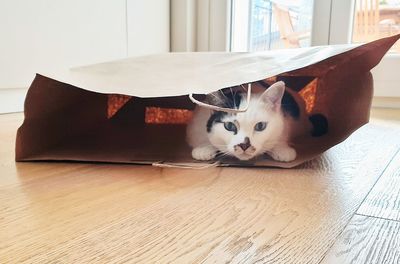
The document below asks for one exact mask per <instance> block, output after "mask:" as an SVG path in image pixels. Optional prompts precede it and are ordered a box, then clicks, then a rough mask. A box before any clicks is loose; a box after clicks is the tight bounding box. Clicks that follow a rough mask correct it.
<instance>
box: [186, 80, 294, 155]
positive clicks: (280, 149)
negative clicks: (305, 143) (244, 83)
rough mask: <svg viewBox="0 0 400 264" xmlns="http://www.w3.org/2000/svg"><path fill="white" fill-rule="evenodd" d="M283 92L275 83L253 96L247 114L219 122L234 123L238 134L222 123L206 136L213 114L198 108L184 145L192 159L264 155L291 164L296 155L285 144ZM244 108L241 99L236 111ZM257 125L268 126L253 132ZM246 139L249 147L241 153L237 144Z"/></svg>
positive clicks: (283, 85)
mask: <svg viewBox="0 0 400 264" xmlns="http://www.w3.org/2000/svg"><path fill="white" fill-rule="evenodd" d="M284 91H285V84H284V83H283V82H277V83H275V84H274V85H272V86H271V87H269V88H268V89H267V90H266V91H265V92H263V93H254V94H252V96H251V99H250V103H249V108H248V110H247V111H246V112H243V113H237V114H228V115H226V116H224V117H223V119H222V120H221V121H222V122H234V123H235V124H236V127H237V134H234V133H233V132H232V131H228V130H226V129H225V127H224V124H223V123H215V124H214V125H213V126H212V129H211V131H210V132H209V133H208V132H207V128H206V124H207V121H208V119H209V118H210V116H211V114H212V110H209V109H205V108H203V107H199V106H197V107H196V109H195V110H194V115H193V119H192V120H191V121H190V123H189V124H188V126H187V142H188V143H189V145H190V146H191V147H192V148H193V150H192V156H193V158H194V159H197V160H211V159H213V158H214V157H215V156H216V154H217V151H220V152H221V153H223V154H226V155H229V156H234V157H236V158H238V159H240V160H249V159H252V158H254V157H256V156H258V155H261V154H263V153H268V154H269V155H270V156H271V157H272V158H273V159H275V160H278V161H285V162H288V161H292V160H294V159H295V158H296V151H295V150H294V149H293V148H291V147H289V145H288V143H287V142H288V137H289V128H288V127H287V125H286V122H285V118H284V116H283V114H282V111H281V107H280V103H281V100H282V96H283V93H284ZM246 104H247V102H246V98H245V96H243V97H242V100H241V103H240V106H239V108H243V107H244V106H245V105H246ZM258 122H267V127H266V129H264V130H263V131H255V129H254V126H255V125H256V124H257V123H258ZM245 137H248V138H249V139H250V144H251V146H250V147H249V148H247V149H246V150H245V151H243V149H242V148H240V147H238V144H240V143H243V142H244V141H245Z"/></svg>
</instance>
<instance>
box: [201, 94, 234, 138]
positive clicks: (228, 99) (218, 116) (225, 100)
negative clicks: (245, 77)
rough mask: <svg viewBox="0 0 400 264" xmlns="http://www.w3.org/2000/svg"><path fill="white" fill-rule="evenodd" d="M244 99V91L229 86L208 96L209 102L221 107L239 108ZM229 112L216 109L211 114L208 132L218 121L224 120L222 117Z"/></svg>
mask: <svg viewBox="0 0 400 264" xmlns="http://www.w3.org/2000/svg"><path fill="white" fill-rule="evenodd" d="M241 101H242V93H241V92H238V91H235V90H233V89H230V88H227V89H224V90H222V91H218V92H215V93H212V94H211V95H208V96H207V102H208V103H210V104H213V105H216V106H219V107H224V108H232V109H238V108H239V106H240V103H241ZM227 114H228V113H226V112H222V111H215V112H213V113H212V114H211V116H210V118H209V119H208V121H207V132H208V133H210V132H211V128H212V126H213V125H214V123H216V122H222V118H223V117H224V116H225V115H227Z"/></svg>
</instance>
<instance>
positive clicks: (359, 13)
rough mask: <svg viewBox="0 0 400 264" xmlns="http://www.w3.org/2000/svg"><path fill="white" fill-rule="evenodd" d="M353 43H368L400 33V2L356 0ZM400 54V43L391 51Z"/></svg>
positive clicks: (398, 0) (390, 0) (392, 0)
mask: <svg viewBox="0 0 400 264" xmlns="http://www.w3.org/2000/svg"><path fill="white" fill-rule="evenodd" d="M353 21H354V22H353V30H352V39H351V40H352V42H353V43H359V42H368V41H372V40H375V39H378V38H382V37H388V36H392V35H394V34H399V33H400V0H356V1H355V8H354V20H353ZM391 52H392V53H399V52H400V43H396V45H394V46H393V48H392V49H391Z"/></svg>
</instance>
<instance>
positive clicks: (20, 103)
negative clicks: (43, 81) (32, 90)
mask: <svg viewBox="0 0 400 264" xmlns="http://www.w3.org/2000/svg"><path fill="white" fill-rule="evenodd" d="M27 91H28V88H10V89H0V114H5V113H15V112H22V111H24V101H25V96H26V92H27Z"/></svg>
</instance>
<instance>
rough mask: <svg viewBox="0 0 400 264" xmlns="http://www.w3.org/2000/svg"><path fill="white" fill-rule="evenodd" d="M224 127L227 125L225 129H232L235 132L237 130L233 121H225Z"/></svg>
mask: <svg viewBox="0 0 400 264" xmlns="http://www.w3.org/2000/svg"><path fill="white" fill-rule="evenodd" d="M224 127H225V129H226V130H228V131H232V132H234V133H236V132H237V127H236V125H235V124H234V123H233V122H225V123H224Z"/></svg>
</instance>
